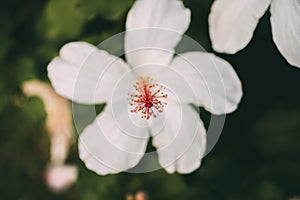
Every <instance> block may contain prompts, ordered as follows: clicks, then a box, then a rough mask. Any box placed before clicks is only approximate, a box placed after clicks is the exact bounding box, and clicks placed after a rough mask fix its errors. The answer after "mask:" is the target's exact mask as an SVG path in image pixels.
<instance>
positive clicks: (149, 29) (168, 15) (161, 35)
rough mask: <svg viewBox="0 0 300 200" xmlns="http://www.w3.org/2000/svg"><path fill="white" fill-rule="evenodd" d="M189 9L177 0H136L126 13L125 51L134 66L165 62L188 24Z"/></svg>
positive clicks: (169, 57) (169, 59)
mask: <svg viewBox="0 0 300 200" xmlns="http://www.w3.org/2000/svg"><path fill="white" fill-rule="evenodd" d="M190 15H191V14H190V10H189V9H187V8H185V7H184V5H183V3H182V1H179V0H139V1H136V2H135V4H134V5H133V7H132V8H131V10H130V11H129V13H128V16H127V21H126V35H125V53H126V59H127V61H128V63H129V64H130V65H132V66H133V67H135V66H140V65H144V64H159V65H168V64H169V62H170V61H171V59H172V57H173V52H174V49H175V47H176V46H177V44H178V42H179V41H180V40H181V37H182V34H183V33H184V32H185V31H186V30H187V28H188V26H189V24H190Z"/></svg>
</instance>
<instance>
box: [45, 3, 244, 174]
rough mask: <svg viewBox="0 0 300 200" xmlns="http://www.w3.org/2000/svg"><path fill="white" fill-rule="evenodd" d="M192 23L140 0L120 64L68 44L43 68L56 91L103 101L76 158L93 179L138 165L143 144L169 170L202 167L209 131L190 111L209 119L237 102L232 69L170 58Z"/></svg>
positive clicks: (218, 62)
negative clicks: (153, 149) (205, 112)
mask: <svg viewBox="0 0 300 200" xmlns="http://www.w3.org/2000/svg"><path fill="white" fill-rule="evenodd" d="M189 23H190V10H189V9H187V8H185V7H184V5H183V3H182V1H177V0H139V1H136V2H135V4H134V5H133V7H132V8H131V10H130V11H129V13H128V16H127V21H126V33H125V39H124V40H125V41H124V42H125V45H124V47H125V48H124V49H125V58H126V61H127V63H125V62H124V61H123V60H122V59H120V58H118V57H116V56H114V55H111V54H109V53H107V52H106V51H104V50H100V49H98V48H97V47H95V46H93V45H91V44H88V43H85V42H71V43H68V44H66V45H65V46H63V47H62V49H61V50H60V55H59V57H56V58H54V59H53V60H52V61H51V63H50V64H49V66H48V76H49V78H50V80H51V82H52V84H53V86H54V88H55V89H56V91H57V92H58V93H59V94H61V95H62V96H65V97H67V98H69V99H71V100H73V101H75V102H78V103H83V104H95V103H104V102H105V103H106V107H105V109H104V111H102V112H101V113H100V114H99V115H98V116H97V117H96V119H95V120H94V122H93V123H92V124H90V125H88V126H87V127H86V128H85V129H84V130H83V132H82V133H81V134H80V138H79V154H80V158H81V159H82V160H83V161H84V162H85V164H86V166H87V167H88V168H89V169H91V170H93V171H95V172H96V173H98V174H101V175H105V174H111V173H118V172H121V171H125V170H128V169H130V168H132V167H134V166H136V165H137V164H138V163H139V161H140V160H141V158H142V157H143V155H144V153H145V150H146V146H147V143H148V140H149V138H150V137H152V144H153V146H155V147H156V148H157V153H158V156H159V163H160V165H161V166H162V167H164V168H165V169H166V171H167V172H169V173H173V172H175V171H177V172H179V173H190V172H192V171H194V170H195V169H197V168H198V167H199V166H200V163H201V158H202V157H203V156H204V153H205V149H206V131H205V128H204V126H203V123H202V121H201V120H200V117H199V114H198V113H197V112H196V111H195V109H194V108H193V107H192V106H191V104H194V105H197V106H203V107H204V108H205V109H207V110H209V111H210V112H211V113H213V114H225V113H230V112H232V111H234V110H235V109H236V108H237V105H238V103H239V101H240V99H241V96H242V90H241V83H240V81H239V78H238V77H237V75H236V73H235V71H234V70H233V68H232V67H231V65H230V64H229V63H228V62H226V61H224V60H222V59H220V58H218V57H216V56H214V55H213V54H209V53H205V52H197V51H194V52H186V53H184V54H180V55H177V56H175V57H174V51H175V47H176V46H177V44H178V43H179V41H180V40H181V38H182V35H183V33H184V32H185V31H186V30H187V28H188V26H189Z"/></svg>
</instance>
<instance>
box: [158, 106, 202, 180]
mask: <svg viewBox="0 0 300 200" xmlns="http://www.w3.org/2000/svg"><path fill="white" fill-rule="evenodd" d="M165 112H166V115H165V116H166V123H165V126H164V127H163V129H161V130H160V132H159V133H157V134H156V135H154V136H153V141H152V143H153V145H154V146H155V147H156V148H157V153H158V157H159V163H160V165H161V166H162V167H164V168H165V169H166V171H167V172H168V173H173V172H175V171H177V172H179V173H184V174H186V173H191V172H192V171H194V170H196V169H197V168H199V166H200V164H201V159H202V158H203V156H204V153H205V149H206V131H205V128H204V126H203V123H202V121H201V120H200V117H199V115H198V113H197V112H196V111H195V110H194V109H193V108H192V107H191V106H190V105H187V104H181V105H179V104H177V103H174V102H172V101H171V102H168V105H167V110H166V111H165ZM154 128H155V127H154Z"/></svg>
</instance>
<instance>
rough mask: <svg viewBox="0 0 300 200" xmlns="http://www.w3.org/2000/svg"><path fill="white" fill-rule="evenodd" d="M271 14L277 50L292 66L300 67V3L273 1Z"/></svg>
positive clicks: (295, 0)
mask: <svg viewBox="0 0 300 200" xmlns="http://www.w3.org/2000/svg"><path fill="white" fill-rule="evenodd" d="M271 14H272V16H271V25H272V33H273V40H274V42H275V44H276V45H277V48H278V49H279V51H280V53H281V54H282V55H283V56H284V57H285V59H286V60H287V61H288V62H289V63H290V64H291V65H294V66H296V67H300V56H299V55H300V53H299V52H300V1H299V0H289V1H280V0H273V2H272V4H271Z"/></svg>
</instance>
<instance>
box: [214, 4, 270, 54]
mask: <svg viewBox="0 0 300 200" xmlns="http://www.w3.org/2000/svg"><path fill="white" fill-rule="evenodd" d="M270 2H271V0H215V2H214V3H213V5H212V7H211V12H210V15H209V33H210V38H211V41H212V46H213V48H214V50H216V51H218V52H220V53H230V54H234V53H236V52H238V51H239V50H241V49H243V48H244V47H245V46H246V45H247V44H248V43H249V42H250V40H251V38H252V36H253V32H254V30H255V28H256V25H257V23H258V21H259V19H260V18H261V17H262V16H263V15H264V13H265V12H266V10H267V9H268V7H269V5H270Z"/></svg>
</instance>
